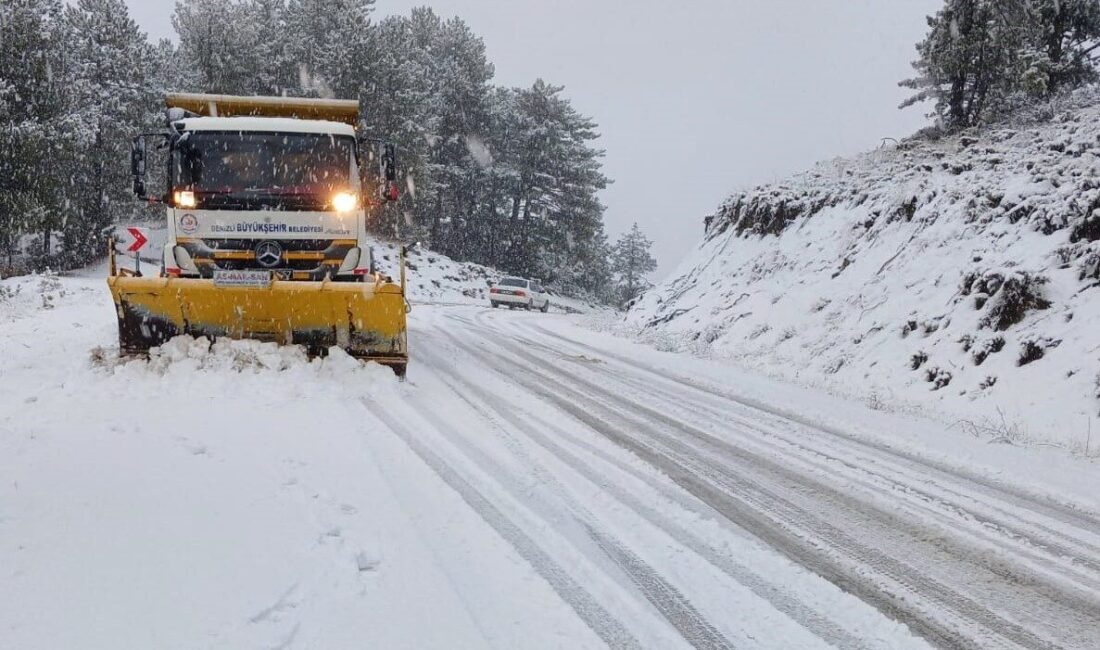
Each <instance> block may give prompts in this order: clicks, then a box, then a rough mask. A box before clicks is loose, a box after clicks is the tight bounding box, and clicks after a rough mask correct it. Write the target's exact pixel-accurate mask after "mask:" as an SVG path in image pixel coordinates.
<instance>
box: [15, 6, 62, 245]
mask: <svg viewBox="0 0 1100 650" xmlns="http://www.w3.org/2000/svg"><path fill="white" fill-rule="evenodd" d="M64 58H65V48H64V29H63V22H62V5H61V2H60V1H59V0H5V1H4V2H3V3H0V246H3V249H4V250H3V252H4V253H5V254H6V255H5V256H6V260H4V262H5V265H6V266H11V265H13V264H14V256H15V254H16V253H17V249H19V248H20V247H21V243H22V239H23V237H24V236H27V235H31V234H33V233H39V234H40V236H41V245H40V246H38V247H36V248H35V251H34V254H35V256H36V257H37V258H38V259H39V261H40V263H41V264H43V265H44V264H47V263H48V262H49V257H50V255H51V253H52V241H53V233H54V232H55V231H56V230H57V229H58V227H59V225H60V215H61V209H62V208H63V204H64V200H65V192H64V189H63V187H62V186H61V173H60V170H59V169H58V167H57V166H56V165H55V164H54V160H55V159H56V158H58V157H59V156H60V154H61V149H62V146H63V144H64V141H65V134H66V132H67V129H68V125H69V120H67V119H66V118H67V114H66V109H67V106H68V104H67V98H66V97H65V89H66V84H67V80H66V79H65V75H64V73H63V72H62V69H63V63H64Z"/></svg>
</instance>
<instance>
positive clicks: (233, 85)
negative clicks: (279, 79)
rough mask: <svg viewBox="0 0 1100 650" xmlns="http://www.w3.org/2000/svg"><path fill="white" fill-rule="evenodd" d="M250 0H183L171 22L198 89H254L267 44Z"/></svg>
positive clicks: (246, 92)
mask: <svg viewBox="0 0 1100 650" xmlns="http://www.w3.org/2000/svg"><path fill="white" fill-rule="evenodd" d="M251 9H252V8H251V6H250V5H249V4H247V3H245V2H242V1H241V0H179V1H178V2H176V11H175V13H174V14H172V26H173V27H175V29H176V34H177V35H179V43H180V45H179V49H180V54H181V56H182V57H183V60H184V61H185V62H186V65H187V66H188V67H189V68H191V69H192V70H193V71H194V72H195V75H196V78H197V81H198V83H199V87H198V88H191V89H190V90H191V91H193V92H211V93H230V94H243V95H250V94H253V93H254V91H255V90H257V87H258V86H259V85H260V84H261V83H263V82H264V81H266V79H257V74H256V73H257V71H258V70H259V69H260V67H261V57H262V56H263V54H264V49H263V48H261V47H260V43H259V34H260V31H261V30H260V27H261V25H259V24H258V23H257V22H256V21H254V20H253V16H254V14H253V11H252V10H251Z"/></svg>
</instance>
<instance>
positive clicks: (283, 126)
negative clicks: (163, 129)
mask: <svg viewBox="0 0 1100 650" xmlns="http://www.w3.org/2000/svg"><path fill="white" fill-rule="evenodd" d="M173 124H174V125H177V128H182V129H183V130H184V131H254V132H263V133H325V134H330V135H346V136H352V137H355V128H354V127H352V126H351V125H350V124H343V123H341V122H329V121H327V120H299V119H295V118H291V117H188V118H184V119H182V120H176V121H175V122H173Z"/></svg>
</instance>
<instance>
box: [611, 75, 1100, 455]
mask: <svg viewBox="0 0 1100 650" xmlns="http://www.w3.org/2000/svg"><path fill="white" fill-rule="evenodd" d="M1098 287H1100V90H1097V89H1088V90H1087V91H1084V92H1081V93H1078V94H1077V95H1075V96H1074V97H1073V98H1071V99H1070V100H1068V101H1067V102H1064V103H1063V104H1062V105H1061V106H1055V107H1046V108H1045V109H1044V110H1037V111H1035V113H1034V114H1032V115H1028V116H1023V117H1019V118H1018V119H1017V122H1014V123H1006V124H1003V125H1000V126H997V127H995V128H990V129H988V130H986V131H984V132H981V133H970V134H965V135H962V136H958V137H953V138H948V139H943V140H938V141H929V140H921V139H912V140H907V141H904V142H901V143H898V144H896V145H895V146H891V147H887V148H883V149H880V150H878V151H875V152H872V153H868V154H866V155H863V156H860V157H857V158H854V159H849V160H835V161H831V162H828V163H824V164H822V165H819V166H818V167H816V168H815V169H813V170H811V171H809V172H806V173H803V174H801V175H798V176H795V177H793V178H791V179H789V180H787V181H785V182H782V183H778V184H775V185H769V186H763V187H758V188H755V189H752V190H749V191H745V192H740V193H737V194H735V195H734V196H732V197H731V198H730V199H728V200H727V201H726V202H725V203H724V204H723V205H722V206H721V207H720V208H719V210H718V211H717V213H716V214H715V215H714V216H713V217H712V218H711V219H710V220H709V226H708V229H707V233H706V237H705V239H704V241H703V242H702V243H701V244H700V245H699V247H698V248H696V249H695V251H694V252H692V253H691V254H690V255H689V257H688V258H687V259H686V260H685V261H684V262H683V264H682V265H681V266H680V267H679V269H677V270H676V271H675V272H674V273H673V274H672V275H671V276H670V279H669V280H668V281H667V282H665V283H664V284H663V285H662V286H660V287H658V288H657V289H655V290H654V291H651V292H650V293H648V294H647V295H646V296H644V297H643V299H641V300H640V301H639V303H638V304H637V305H636V306H635V307H634V309H633V310H632V311H631V312H630V314H629V316H628V319H627V323H628V325H629V326H630V327H632V328H634V329H635V330H636V331H637V332H639V333H640V334H641V335H642V336H643V337H644V338H647V339H649V340H651V341H656V342H659V343H660V344H661V345H662V346H664V347H666V348H672V349H681V350H683V349H690V350H692V351H695V352H697V353H700V354H705V355H716V356H720V357H727V358H732V359H735V360H737V361H738V362H740V363H742V364H744V365H746V366H749V367H751V368H754V369H758V370H761V371H764V372H766V373H769V374H772V375H776V376H781V377H785V378H793V379H797V380H798V381H800V382H803V383H807V384H814V385H819V386H825V387H828V388H830V389H831V390H834V391H837V392H841V393H845V394H848V395H853V396H857V397H860V398H862V399H865V400H867V401H869V402H871V403H874V404H875V405H877V406H880V407H883V408H905V407H916V408H919V409H921V410H923V411H925V412H930V413H933V414H935V415H938V416H939V417H940V418H941V419H943V420H945V421H948V422H951V423H954V424H955V425H957V426H958V428H959V429H960V430H965V431H967V432H970V433H974V434H976V435H985V436H990V437H993V438H996V439H1001V440H1008V441H1017V440H1024V439H1029V440H1043V441H1050V442H1056V443H1058V444H1062V445H1065V446H1067V447H1070V448H1072V449H1074V450H1084V447H1085V445H1086V444H1087V440H1088V436H1089V431H1090V429H1091V428H1096V429H1097V434H1098V435H1097V438H1098V440H1097V441H1094V442H1093V443H1092V449H1093V450H1095V449H1096V448H1097V447H1100V444H1097V443H1098V442H1100V422H1097V421H1095V420H1097V414H1098V406H1100V404H1098V402H1097V398H1098V396H1100V375H1098V368H1100V363H1098V360H1100V352H1098V350H1100V328H1097V327H1096V324H1095V323H1096V322H1097V317H1098V316H1100V301H1098V300H1097V296H1100V293H1098Z"/></svg>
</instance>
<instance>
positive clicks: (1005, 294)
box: [959, 270, 1051, 332]
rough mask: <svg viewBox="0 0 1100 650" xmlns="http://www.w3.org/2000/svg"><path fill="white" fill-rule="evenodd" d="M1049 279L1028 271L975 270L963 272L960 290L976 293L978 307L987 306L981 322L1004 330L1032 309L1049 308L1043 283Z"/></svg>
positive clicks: (963, 293) (987, 326)
mask: <svg viewBox="0 0 1100 650" xmlns="http://www.w3.org/2000/svg"><path fill="white" fill-rule="evenodd" d="M1048 282H1049V280H1048V279H1047V278H1046V277H1045V276H1042V275H1036V274H1032V273H1028V272H1027V271H986V270H974V271H970V272H969V273H967V274H966V275H964V276H963V279H962V283H961V284H960V286H959V293H960V294H961V295H963V296H972V297H973V300H974V308H975V309H983V308H984V309H985V315H983V316H982V319H981V321H980V322H979V325H980V326H981V327H983V328H989V329H994V330H997V331H998V332H1003V331H1005V330H1007V329H1008V328H1010V327H1012V326H1013V325H1015V324H1017V323H1019V322H1020V321H1022V320H1023V319H1024V317H1025V316H1026V315H1027V313H1028V312H1029V311H1033V310H1036V309H1049V308H1050V304H1051V303H1050V301H1049V300H1047V299H1046V298H1045V297H1044V296H1043V289H1042V288H1043V285H1045V284H1047V283H1048Z"/></svg>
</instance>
